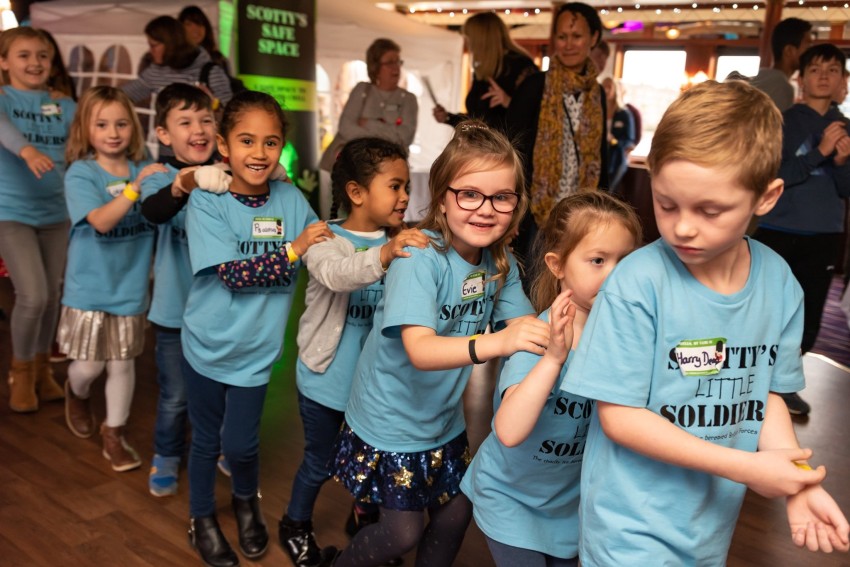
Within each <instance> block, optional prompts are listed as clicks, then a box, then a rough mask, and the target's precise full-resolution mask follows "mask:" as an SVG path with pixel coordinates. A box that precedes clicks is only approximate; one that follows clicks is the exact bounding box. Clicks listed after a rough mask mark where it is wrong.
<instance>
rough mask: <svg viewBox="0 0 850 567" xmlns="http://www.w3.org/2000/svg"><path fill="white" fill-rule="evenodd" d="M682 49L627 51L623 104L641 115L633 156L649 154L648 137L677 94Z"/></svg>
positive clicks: (682, 74) (682, 71)
mask: <svg viewBox="0 0 850 567" xmlns="http://www.w3.org/2000/svg"><path fill="white" fill-rule="evenodd" d="M685 78H686V77H685V51H684V50H664V51H660V50H659V51H656V50H642V49H627V50H626V52H625V54H624V57H623V79H622V81H623V88H624V91H625V96H624V98H625V101H626V102H627V103H629V104H632V105H633V106H635V107H636V108H637V109H638V110H639V111H640V114H641V123H642V136H641V141H640V144H638V147H637V148H635V150H634V151H633V152H632V155H634V156H635V157H645V156H646V155H647V154H648V153H649V147H650V145H651V143H652V134H653V133H654V132H655V127H656V126H657V125H658V123H659V122H660V121H661V116H662V115H663V114H664V111H665V110H667V107H668V106H670V103H672V102H673V101H674V100H676V98H677V97H678V96H679V93H680V92H681V88H682V83H684V82H685Z"/></svg>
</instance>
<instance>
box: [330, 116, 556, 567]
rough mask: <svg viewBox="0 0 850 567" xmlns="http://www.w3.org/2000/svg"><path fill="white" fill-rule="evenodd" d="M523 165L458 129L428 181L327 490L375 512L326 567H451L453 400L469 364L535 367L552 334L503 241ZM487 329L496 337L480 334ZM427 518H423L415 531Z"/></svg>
mask: <svg viewBox="0 0 850 567" xmlns="http://www.w3.org/2000/svg"><path fill="white" fill-rule="evenodd" d="M522 175H523V174H522V166H521V164H520V161H519V158H518V157H517V155H516V152H514V150H513V148H512V147H511V144H510V143H509V142H508V140H507V139H506V138H505V136H504V135H502V134H500V133H499V132H497V131H495V130H491V129H490V128H488V127H487V126H485V125H484V123H483V122H480V121H469V122H465V123H462V124H460V125H459V126H458V127H457V129H456V130H455V134H454V137H453V138H452V140H451V141H450V142H449V144H448V146H447V147H446V149H445V150H444V151H443V153H442V154H441V155H440V156H439V157H438V158H437V160H436V161H435V162H434V165H433V166H432V168H431V175H430V187H431V195H432V200H431V205H430V207H429V210H428V213H427V215H426V217H425V219H424V220H423V221H422V224H421V225H420V228H422V230H423V232H425V234H427V235H428V237H429V238H430V239H431V245H430V246H428V247H427V248H425V249H424V250H419V249H416V248H413V249H409V250H408V251H409V252H410V257H409V258H399V259H397V260H395V261H394V262H393V263H392V264H391V265H390V268H389V271H388V273H387V277H386V289H385V294H384V298H383V300H382V301H381V302H380V303H379V304H378V308H377V311H376V313H375V317H374V323H373V328H372V331H371V332H370V334H369V336H368V338H367V339H366V343H365V345H364V347H363V353H362V354H361V356H360V359H359V361H358V364H357V368H356V371H355V375H354V383H353V385H352V389H351V396H350V399H349V402H348V405H347V406H346V411H345V426H344V428H343V430H342V431H341V433H340V436H339V437H338V439H337V443H336V452H335V453H336V455H335V461H334V465H333V467H332V469H333V472H334V474H335V477H336V478H337V479H338V480H339V481H340V482H342V483H343V484H344V485H345V486H346V488H348V489H349V490H350V491H351V493H352V494H353V495H354V496H355V498H357V499H358V500H360V501H370V502H374V503H376V504H378V505H379V506H380V508H381V514H380V520H379V521H378V522H377V523H375V524H372V525H370V526H367V527H365V528H364V529H362V530H360V531H359V532H358V533H357V535H356V536H355V537H354V539H353V540H352V541H351V544H350V545H349V546H348V547H347V548H346V549H345V551H344V552H343V553H342V555H341V556H340V557H339V559H338V561H337V565H340V566H343V567H348V566H351V565H381V564H383V563H385V562H386V561H388V560H390V559H393V558H395V557H398V556H401V555H404V553H406V552H407V551H409V550H411V549H412V548H414V547H417V546H418V551H417V565H439V566H443V565H451V563H452V561H453V559H454V557H455V555H456V554H457V551H458V549H459V548H460V544H461V543H462V541H463V536H464V533H465V531H466V527H467V525H468V523H469V519H470V516H471V506H470V503H469V501H468V500H467V499H466V497H465V496H463V495H461V494H460V480H461V478H462V477H463V474H464V472H465V471H466V468H467V466H468V465H469V461H470V459H471V456H470V453H469V444H468V442H467V438H466V424H465V422H464V418H463V404H462V400H461V395H462V393H463V390H464V388H465V386H466V383H467V381H468V379H469V375H470V373H471V371H472V364H478V363H481V362H483V361H485V360H489V359H492V358H497V357H500V356H508V355H511V354H513V353H515V352H517V351H520V350H528V351H530V352H534V353H538V354H543V352H544V349H545V348H546V346H547V345H548V343H549V326H548V325H547V324H546V323H544V322H543V321H539V320H538V319H536V318H535V317H527V315H530V314H532V313H533V309H532V307H531V304H530V303H529V302H528V299H527V298H526V296H525V294H524V293H523V291H522V286H521V284H520V280H519V271H518V268H517V264H516V261H515V260H514V258H513V256H512V255H511V253H510V252H509V250H508V241H509V240H510V238H511V236H512V235H513V232H514V230H515V229H516V227H517V225H518V223H519V220H520V218H522V215H523V214H525V210H526V206H527V199H526V195H525V193H524V192H523V191H522V187H523V186H524V185H523V179H522ZM488 326H491V327H492V328H493V329H494V330H495V332H493V333H488V334H482V333H484V331H485V330H486V329H487V327H488ZM426 512H427V515H428V518H429V522H428V525H427V527H426V526H425V518H426Z"/></svg>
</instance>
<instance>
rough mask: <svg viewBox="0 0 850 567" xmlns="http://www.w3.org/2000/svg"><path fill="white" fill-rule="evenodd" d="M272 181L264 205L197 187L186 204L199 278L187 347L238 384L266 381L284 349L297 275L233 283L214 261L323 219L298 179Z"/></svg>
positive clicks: (243, 254)
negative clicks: (241, 284)
mask: <svg viewBox="0 0 850 567" xmlns="http://www.w3.org/2000/svg"><path fill="white" fill-rule="evenodd" d="M269 187H270V193H269V199H268V201H267V202H266V203H265V204H264V205H263V206H261V207H256V208H255V207H249V206H247V205H244V204H242V203H240V202H239V201H238V200H237V199H236V198H235V197H233V195H231V194H230V193H223V194H220V195H216V194H214V193H208V192H206V191H192V193H191V194H190V196H189V204H188V205H187V210H186V233H187V235H188V238H189V255H190V259H191V264H192V272H193V273H194V279H193V281H192V287H191V289H190V290H189V298H188V300H187V301H186V310H185V312H184V314H183V332H182V344H183V354H184V355H185V356H186V360H188V361H189V363H190V364H191V365H192V367H193V368H194V369H195V370H196V371H197V372H199V373H200V374H202V375H204V376H206V377H208V378H211V379H213V380H216V381H218V382H223V383H225V384H231V385H234V386H245V387H254V386H262V385H263V384H267V383H268V381H269V377H270V374H271V367H272V364H273V363H274V362H275V361H276V360H277V359H278V357H279V356H280V352H281V349H282V345H283V332H284V329H285V327H286V319H287V317H288V316H289V309H290V307H291V305H292V294H293V292H294V291H295V275H293V276H292V278H289V277H283V278H280V279H279V280H277V282H276V283H275V284H274V285H267V286H256V287H249V288H245V289H241V290H232V289H230V288H228V287H227V286H225V285H224V283H223V282H222V281H221V280H220V279H219V276H218V274H217V273H216V267H217V266H218V265H219V264H224V263H226V262H230V261H232V260H244V259H248V258H251V257H253V256H259V255H261V254H264V253H266V252H274V251H277V250H279V249H280V247H281V246H282V245H283V244H284V243H285V242H289V241H292V240H294V239H295V238H297V237H298V235H299V234H301V232H303V231H304V229H305V228H306V227H307V225H309V224H310V223H313V222H316V220H318V219H317V217H316V213H314V212H313V209H311V208H310V205H309V204H308V203H307V200H306V199H305V198H304V196H303V195H302V194H301V191H299V190H298V189H297V188H296V187H295V186H293V185H291V184H289V183H283V182H279V181H271V182H269Z"/></svg>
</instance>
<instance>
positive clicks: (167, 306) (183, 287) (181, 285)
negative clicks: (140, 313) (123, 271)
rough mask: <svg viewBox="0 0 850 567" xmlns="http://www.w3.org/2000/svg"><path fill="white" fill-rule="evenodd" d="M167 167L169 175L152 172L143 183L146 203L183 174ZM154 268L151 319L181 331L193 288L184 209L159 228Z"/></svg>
mask: <svg viewBox="0 0 850 567" xmlns="http://www.w3.org/2000/svg"><path fill="white" fill-rule="evenodd" d="M165 167H166V168H167V169H168V171H167V172H166V173H159V172H157V173H153V174H151V175H149V176H147V177H145V178H144V179H143V180H142V200H143V201H144V200H145V199H147V198H148V197H150V196H151V195H154V194H156V193H158V192H159V190H160V189H162V188H163V187H166V186H168V185H171V184H172V183H173V182H174V179H175V177H177V174H178V173H179V172H180V170H179V169H177V168H176V167H174V166H173V165H171V164H170V163H169V164H165ZM153 269H154V278H153V297H152V298H151V308H150V311H149V312H148V319H150V320H151V321H152V322H154V323H156V324H157V325H160V326H162V327H169V328H171V329H179V328H180V327H182V326H183V309H185V307H186V299H187V298H188V297H189V288H190V287H191V286H192V266H191V263H190V262H189V240H188V239H187V238H186V208H185V207H184V208H182V209H181V210H180V211H178V213H177V214H176V215H174V216H173V217H172V218H171V219H170V220H169V221H168V222H164V223H162V224H160V225H157V227H156V256H155V258H154V264H153Z"/></svg>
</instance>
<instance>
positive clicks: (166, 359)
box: [153, 328, 187, 457]
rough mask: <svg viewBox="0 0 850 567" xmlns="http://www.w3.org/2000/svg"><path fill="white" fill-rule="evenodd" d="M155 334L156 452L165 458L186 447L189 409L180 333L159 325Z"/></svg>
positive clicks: (179, 455) (180, 451)
mask: <svg viewBox="0 0 850 567" xmlns="http://www.w3.org/2000/svg"><path fill="white" fill-rule="evenodd" d="M155 333H156V348H155V349H154V356H155V358H156V368H157V376H156V380H157V382H158V383H159V399H158V400H157V405H156V422H155V423H154V438H153V446H154V452H155V453H156V454H157V455H162V456H163V457H182V456H183V450H184V449H185V448H186V419H187V410H186V379H185V378H183V369H182V364H183V347H182V346H181V345H180V332H179V331H177V332H174V331H167V330H164V329H162V328H157V329H156V330H155Z"/></svg>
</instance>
